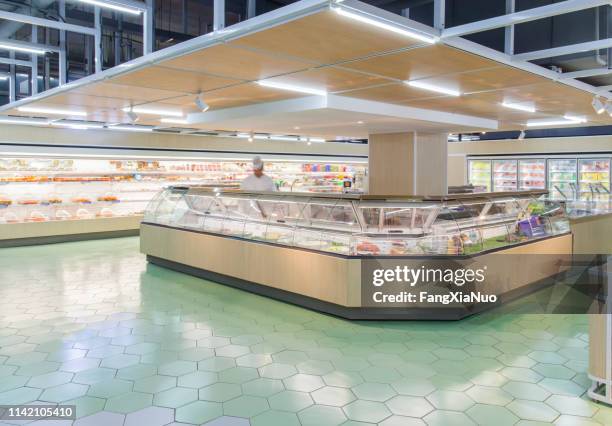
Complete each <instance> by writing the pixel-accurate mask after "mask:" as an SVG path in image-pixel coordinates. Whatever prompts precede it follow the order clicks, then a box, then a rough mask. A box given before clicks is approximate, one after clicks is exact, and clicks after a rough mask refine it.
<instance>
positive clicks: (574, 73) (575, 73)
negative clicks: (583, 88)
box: [561, 68, 612, 78]
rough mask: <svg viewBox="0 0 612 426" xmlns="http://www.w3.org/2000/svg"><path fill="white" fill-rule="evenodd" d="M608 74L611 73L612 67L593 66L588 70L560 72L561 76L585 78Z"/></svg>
mask: <svg viewBox="0 0 612 426" xmlns="http://www.w3.org/2000/svg"><path fill="white" fill-rule="evenodd" d="M609 74H612V69H610V68H593V69H590V70H582V71H572V72H564V73H562V74H561V78H585V77H595V76H597V75H609Z"/></svg>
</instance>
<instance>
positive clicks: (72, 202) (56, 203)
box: [0, 155, 367, 224]
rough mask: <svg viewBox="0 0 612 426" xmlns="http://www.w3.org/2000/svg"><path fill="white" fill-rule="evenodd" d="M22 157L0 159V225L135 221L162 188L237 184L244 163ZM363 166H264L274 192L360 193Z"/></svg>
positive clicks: (247, 163) (280, 163)
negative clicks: (348, 188) (348, 190)
mask: <svg viewBox="0 0 612 426" xmlns="http://www.w3.org/2000/svg"><path fill="white" fill-rule="evenodd" d="M106 157H108V156H101V157H100V158H91V156H89V157H88V156H83V157H77V156H74V157H64V158H62V157H56V156H46V157H45V156H43V155H41V156H30V157H13V158H8V157H7V158H0V224H6V223H27V222H47V221H61V220H75V219H77V220H78V219H93V218H109V217H126V216H140V215H142V214H143V212H144V210H145V207H146V206H147V204H148V203H149V201H150V200H151V199H152V198H153V196H154V195H155V194H156V193H157V192H158V191H159V190H160V189H162V188H164V187H167V186H169V185H180V184H189V185H196V184H197V185H213V186H222V187H227V186H229V187H238V186H239V184H240V181H241V180H242V179H244V178H245V177H246V176H248V174H249V173H250V168H251V165H250V160H249V159H248V158H245V159H242V160H240V159H236V160H232V161H230V160H224V161H220V160H212V159H210V160H207V159H202V160H183V159H171V158H168V159H155V160H150V159H138V158H129V159H126V158H121V157H117V158H106ZM366 168H367V166H366V165H365V164H364V163H351V162H350V161H349V162H337V163H335V162H313V161H311V160H308V161H289V160H286V161H267V162H266V173H267V174H268V175H270V176H271V177H272V179H273V180H274V181H275V183H276V185H277V186H278V188H279V190H280V191H292V190H295V191H300V192H332V193H335V192H342V191H343V190H344V185H345V181H347V180H348V181H350V183H351V189H352V190H356V191H359V190H360V189H361V188H362V185H363V181H364V177H365V174H366Z"/></svg>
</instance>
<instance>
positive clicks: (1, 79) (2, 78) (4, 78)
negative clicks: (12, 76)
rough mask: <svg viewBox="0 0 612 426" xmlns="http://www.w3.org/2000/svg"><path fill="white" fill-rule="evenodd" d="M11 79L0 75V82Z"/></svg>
mask: <svg viewBox="0 0 612 426" xmlns="http://www.w3.org/2000/svg"><path fill="white" fill-rule="evenodd" d="M8 79H9V76H8V75H0V81H6V80H8Z"/></svg>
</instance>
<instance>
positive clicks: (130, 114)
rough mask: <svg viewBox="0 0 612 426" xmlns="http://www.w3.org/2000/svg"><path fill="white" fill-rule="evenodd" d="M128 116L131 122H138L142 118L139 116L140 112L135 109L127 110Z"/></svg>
mask: <svg viewBox="0 0 612 426" xmlns="http://www.w3.org/2000/svg"><path fill="white" fill-rule="evenodd" d="M127 116H128V118H129V119H130V122H131V123H136V122H137V121H138V120H140V117H139V116H138V114H136V113H135V112H134V111H132V110H129V111H128V112H127Z"/></svg>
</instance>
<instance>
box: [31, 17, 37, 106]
mask: <svg viewBox="0 0 612 426" xmlns="http://www.w3.org/2000/svg"><path fill="white" fill-rule="evenodd" d="M31 41H32V43H33V44H38V27H37V26H36V25H32V40H31ZM30 77H31V79H32V81H31V84H32V86H31V87H32V88H31V92H32V95H35V94H37V93H38V55H35V54H32V71H31V72H30Z"/></svg>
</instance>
